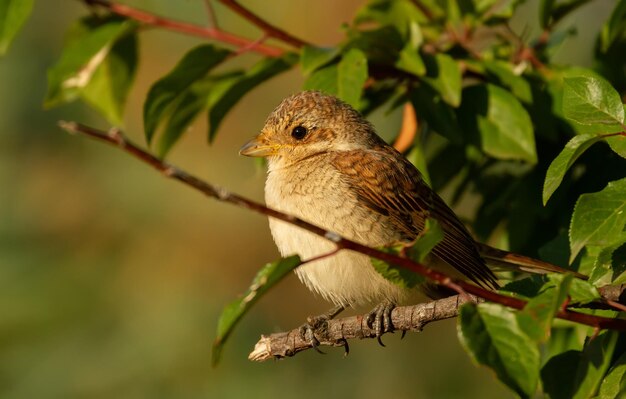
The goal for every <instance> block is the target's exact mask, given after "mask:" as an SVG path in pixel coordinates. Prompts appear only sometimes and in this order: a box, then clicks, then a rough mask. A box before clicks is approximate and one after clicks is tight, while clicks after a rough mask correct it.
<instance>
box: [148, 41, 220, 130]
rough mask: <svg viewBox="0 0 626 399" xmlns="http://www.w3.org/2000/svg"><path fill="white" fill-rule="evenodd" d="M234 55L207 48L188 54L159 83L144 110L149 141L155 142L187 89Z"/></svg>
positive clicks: (207, 45)
mask: <svg viewBox="0 0 626 399" xmlns="http://www.w3.org/2000/svg"><path fill="white" fill-rule="evenodd" d="M230 54H231V52H230V51H229V50H226V49H223V48H219V47H216V46H214V45H212V44H204V45H201V46H198V47H195V48H193V49H191V50H190V51H188V52H187V53H186V54H185V55H184V56H183V58H182V59H181V60H180V61H179V62H178V64H176V66H175V67H174V69H172V70H171V71H170V72H169V73H168V74H167V75H165V76H163V77H162V78H161V79H159V80H158V81H157V82H155V83H154V84H153V85H152V87H151V88H150V91H149V92H148V96H147V98H146V101H145V103H144V106H143V123H144V131H145V135H146V139H147V140H148V142H151V141H152V138H153V137H154V134H155V133H156V130H157V127H158V126H159V124H160V123H161V122H162V121H163V120H165V118H166V117H167V116H168V115H169V112H168V111H170V110H169V109H168V108H169V107H171V106H172V104H174V102H175V101H177V100H179V99H180V97H181V96H182V95H183V94H184V93H185V92H186V91H187V89H188V88H189V87H190V86H191V85H192V84H193V83H194V82H196V81H198V80H199V79H202V78H203V77H205V76H206V75H207V73H209V71H211V69H213V68H214V67H215V66H217V65H218V64H220V63H221V62H222V61H224V60H225V59H226V58H227V57H228V56H229V55H230Z"/></svg>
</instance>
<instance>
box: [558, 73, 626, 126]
mask: <svg viewBox="0 0 626 399" xmlns="http://www.w3.org/2000/svg"><path fill="white" fill-rule="evenodd" d="M563 83H564V92H563V113H564V114H565V117H566V118H568V119H571V120H574V121H576V122H578V123H580V124H583V125H615V124H616V123H619V124H621V123H624V106H623V105H622V101H621V99H620V96H619V94H618V93H617V91H616V90H615V89H614V88H613V87H612V86H611V85H610V84H609V83H608V82H607V81H605V80H604V79H600V78H597V77H592V76H581V77H572V78H565V79H564V80H563Z"/></svg>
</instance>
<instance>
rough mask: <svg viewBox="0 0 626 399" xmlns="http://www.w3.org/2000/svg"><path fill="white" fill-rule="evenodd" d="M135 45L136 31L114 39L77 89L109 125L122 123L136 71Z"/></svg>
mask: <svg viewBox="0 0 626 399" xmlns="http://www.w3.org/2000/svg"><path fill="white" fill-rule="evenodd" d="M137 47H138V46H137V35H136V34H129V35H126V36H124V37H123V38H121V39H120V40H118V41H117V42H115V44H114V45H113V47H112V48H111V51H109V54H108V56H107V57H106V58H105V59H104V60H103V61H102V63H101V64H100V66H99V67H98V68H96V70H95V72H94V73H93V75H92V76H91V79H90V80H89V83H88V84H87V85H86V86H85V87H84V89H83V90H82V92H81V97H82V98H83V99H84V100H85V101H86V102H88V103H89V104H91V106H92V107H94V108H95V109H97V110H98V111H100V113H101V114H102V115H104V117H105V118H106V119H107V120H108V121H109V122H111V124H113V125H118V126H119V125H122V124H123V116H124V106H125V105H126V99H127V97H128V93H129V91H130V87H131V85H132V83H133V80H134V79H135V74H136V72H137V61H138V57H137Z"/></svg>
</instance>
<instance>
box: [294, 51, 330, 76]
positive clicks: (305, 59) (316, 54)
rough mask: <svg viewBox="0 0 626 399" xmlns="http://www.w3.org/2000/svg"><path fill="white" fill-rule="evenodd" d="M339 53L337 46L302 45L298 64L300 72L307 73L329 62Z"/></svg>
mask: <svg viewBox="0 0 626 399" xmlns="http://www.w3.org/2000/svg"><path fill="white" fill-rule="evenodd" d="M338 55H339V49H338V48H337V47H330V48H324V47H315V46H304V47H303V48H302V53H301V54H300V65H301V66H302V73H303V74H304V75H309V74H310V73H311V72H313V71H315V70H316V69H318V68H320V67H322V66H324V65H326V64H328V63H330V62H331V61H332V60H334V59H335V58H337V56H338Z"/></svg>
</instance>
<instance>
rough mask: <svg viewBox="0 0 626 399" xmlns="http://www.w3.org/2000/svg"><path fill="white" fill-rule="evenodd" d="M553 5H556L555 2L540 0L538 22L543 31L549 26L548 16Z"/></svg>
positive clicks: (554, 0) (552, 0) (553, 0)
mask: <svg viewBox="0 0 626 399" xmlns="http://www.w3.org/2000/svg"><path fill="white" fill-rule="evenodd" d="M554 3H556V0H541V2H540V3H539V22H540V23H541V27H542V28H544V29H545V28H547V27H548V26H550V20H551V18H550V16H551V14H552V8H553V7H554Z"/></svg>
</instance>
